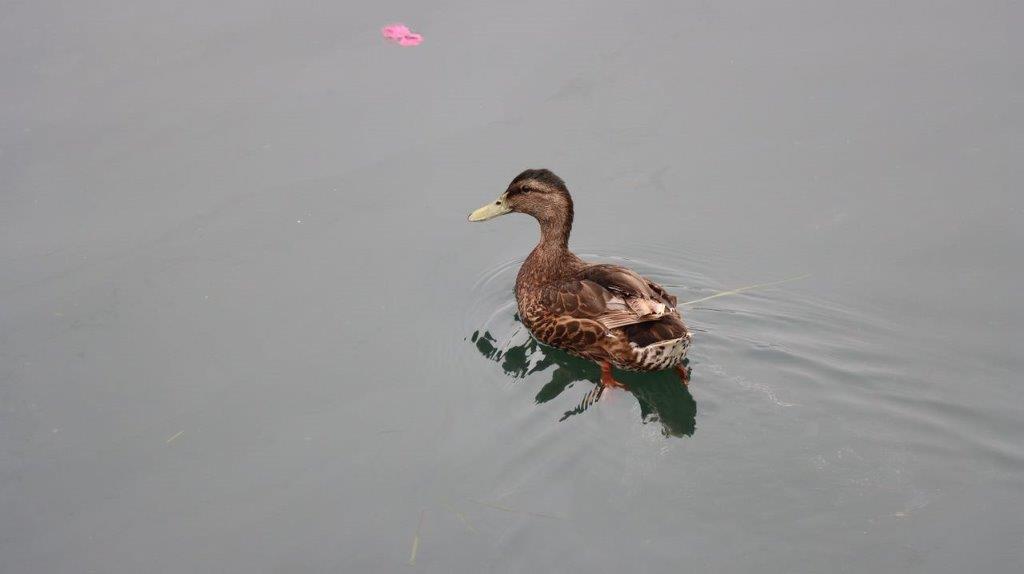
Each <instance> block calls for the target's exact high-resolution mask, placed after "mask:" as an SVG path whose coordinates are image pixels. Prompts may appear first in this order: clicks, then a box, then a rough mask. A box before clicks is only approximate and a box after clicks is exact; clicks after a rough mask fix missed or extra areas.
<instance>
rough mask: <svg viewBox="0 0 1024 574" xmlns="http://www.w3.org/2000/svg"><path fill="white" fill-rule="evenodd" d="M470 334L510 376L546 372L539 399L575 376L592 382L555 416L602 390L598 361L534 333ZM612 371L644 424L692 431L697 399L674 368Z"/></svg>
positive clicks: (676, 432)
mask: <svg viewBox="0 0 1024 574" xmlns="http://www.w3.org/2000/svg"><path fill="white" fill-rule="evenodd" d="M469 340H470V341H471V342H472V343H473V344H474V345H475V346H476V349H477V351H478V352H479V353H480V354H481V355H483V356H484V357H487V358H488V359H490V360H492V361H494V362H496V363H498V364H499V365H501V368H502V370H503V371H505V374H506V375H508V376H510V377H513V378H517V379H522V378H526V377H527V376H529V375H533V374H535V373H544V374H548V373H550V380H549V381H548V382H547V383H545V384H544V386H543V387H541V389H540V390H539V391H538V392H537V396H536V397H535V400H536V402H537V404H541V403H546V402H548V401H550V400H551V399H554V398H555V397H557V396H559V395H561V394H562V392H564V391H565V390H566V389H568V388H570V387H572V386H573V383H575V382H577V381H588V382H590V383H592V384H593V385H594V388H593V389H591V390H590V391H589V392H587V394H586V395H585V396H584V397H583V398H582V400H580V402H579V404H578V405H577V406H576V407H575V408H573V409H571V410H569V411H566V412H565V414H563V415H562V418H561V419H559V421H564V420H566V419H568V418H569V417H571V416H575V415H579V414H582V413H584V412H586V411H587V410H588V409H589V408H590V407H591V406H593V405H594V404H595V403H596V402H597V401H598V399H600V398H601V394H602V393H604V392H605V389H604V387H603V386H601V385H600V380H601V369H600V368H599V367H598V366H597V364H596V363H593V362H591V361H587V360H584V359H580V358H578V357H574V356H572V355H570V354H569V353H566V352H565V351H562V350H560V349H556V348H554V347H549V346H547V345H543V344H541V343H538V342H537V340H536V339H534V338H533V337H528V338H527V339H526V340H525V341H524V342H521V343H518V344H511V343H509V344H508V345H504V346H503V345H501V344H499V343H498V341H497V340H496V339H495V338H494V336H492V335H491V333H490V331H483V332H482V333H481V332H480V331H475V332H474V333H473V335H472V336H470V338H469ZM615 377H616V379H618V380H619V381H620V382H622V383H624V384H625V385H626V386H627V390H628V391H629V393H630V394H632V395H633V396H634V397H636V400H637V402H639V404H640V417H641V420H642V421H643V422H644V423H645V424H648V423H655V422H657V423H660V424H661V427H662V434H664V435H665V436H678V437H681V436H691V435H693V433H694V430H695V429H696V416H697V403H696V401H694V399H693V395H691V394H690V391H689V390H688V389H687V388H686V387H685V386H684V385H683V384H682V383H681V382H680V381H679V376H678V375H677V374H676V373H675V372H674V371H671V370H669V371H659V372H650V373H638V372H628V371H616V373H615Z"/></svg>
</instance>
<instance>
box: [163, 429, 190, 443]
mask: <svg viewBox="0 0 1024 574" xmlns="http://www.w3.org/2000/svg"><path fill="white" fill-rule="evenodd" d="M183 434H185V431H183V430H180V431H178V432H176V433H174V435H173V436H171V438H169V439H167V440H166V441H164V442H165V443H167V444H171V443H172V442H174V439H176V438H178V437H179V436H181V435H183Z"/></svg>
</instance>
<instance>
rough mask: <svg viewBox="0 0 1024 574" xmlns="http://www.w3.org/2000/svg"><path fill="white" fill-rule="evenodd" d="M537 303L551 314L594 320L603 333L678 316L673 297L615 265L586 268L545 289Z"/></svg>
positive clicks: (653, 284) (656, 285)
mask: <svg viewBox="0 0 1024 574" xmlns="http://www.w3.org/2000/svg"><path fill="white" fill-rule="evenodd" d="M541 304H542V305H543V306H544V307H545V308H546V309H547V310H548V312H549V313H550V314H552V315H555V316H569V317H572V318H576V319H586V320H591V321H595V322H597V323H600V324H601V326H603V327H604V329H606V330H609V329H615V328H617V327H624V326H627V325H634V324H637V323H646V322H649V321H657V320H659V319H661V318H662V317H665V316H676V317H678V312H677V311H676V309H675V304H676V298H675V297H674V296H672V295H670V294H669V293H668V292H666V291H665V290H664V289H663V288H662V287H661V286H660V285H658V284H656V283H653V282H651V281H648V280H647V279H645V278H643V277H641V276H640V275H639V274H637V273H636V272H634V271H632V270H630V269H627V268H625V267H620V266H618V265H606V264H602V265H589V266H587V267H585V268H583V269H582V270H581V271H580V273H579V274H577V277H576V278H575V279H572V280H569V281H565V282H562V283H558V284H554V285H548V286H546V287H545V288H544V289H543V291H542V293H541Z"/></svg>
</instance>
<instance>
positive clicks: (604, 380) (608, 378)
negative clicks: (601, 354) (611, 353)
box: [601, 361, 626, 389]
mask: <svg viewBox="0 0 1024 574" xmlns="http://www.w3.org/2000/svg"><path fill="white" fill-rule="evenodd" d="M601 386H603V387H605V388H609V387H611V388H619V389H624V388H626V385H624V384H622V383H620V382H619V381H616V380H615V377H614V376H612V364H611V363H609V362H607V361H604V362H602V363H601Z"/></svg>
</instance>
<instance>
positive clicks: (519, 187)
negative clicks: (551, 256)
mask: <svg viewBox="0 0 1024 574" xmlns="http://www.w3.org/2000/svg"><path fill="white" fill-rule="evenodd" d="M512 212H516V213H525V214H527V215H532V216H533V217H535V218H536V219H537V221H540V222H541V223H546V222H556V221H558V222H563V223H568V224H569V225H571V224H572V212H573V210H572V197H570V196H569V189H568V188H566V187H565V182H564V181H562V178H560V177H558V176H557V175H555V174H554V173H552V172H551V171H550V170H547V169H528V170H526V171H524V172H523V173H521V174H519V175H517V176H516V177H515V179H513V180H512V183H510V184H508V189H506V190H505V193H503V194H501V196H499V197H498V199H497V200H495V201H493V202H491V203H488V204H487V205H485V206H483V207H481V208H480V209H478V210H476V211H474V212H473V213H471V214H469V220H470V221H487V220H488V219H494V218H495V217H498V216H499V215H505V214H506V213H512Z"/></svg>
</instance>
